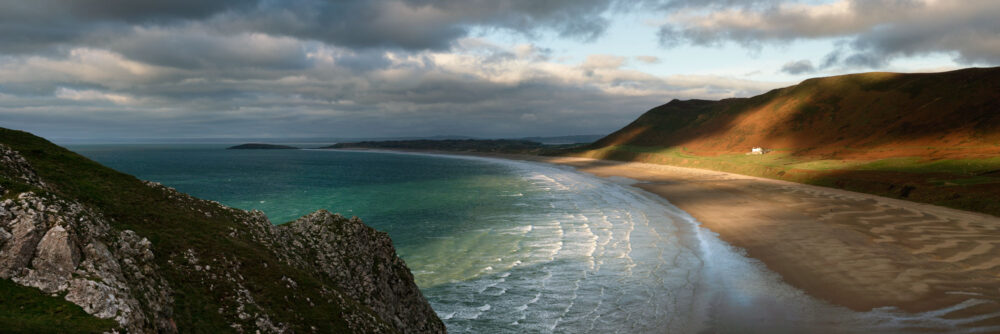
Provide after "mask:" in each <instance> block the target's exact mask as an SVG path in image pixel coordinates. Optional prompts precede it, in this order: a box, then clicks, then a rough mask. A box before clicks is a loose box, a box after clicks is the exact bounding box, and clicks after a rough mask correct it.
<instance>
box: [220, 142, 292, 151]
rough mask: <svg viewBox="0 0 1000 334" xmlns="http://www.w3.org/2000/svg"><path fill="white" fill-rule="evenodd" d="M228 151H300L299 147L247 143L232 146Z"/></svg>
mask: <svg viewBox="0 0 1000 334" xmlns="http://www.w3.org/2000/svg"><path fill="white" fill-rule="evenodd" d="M226 149H227V150H298V149H299V148H298V147H295V146H288V145H277V144H263V143H246V144H240V145H236V146H230V147H227V148H226Z"/></svg>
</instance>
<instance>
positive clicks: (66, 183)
mask: <svg viewBox="0 0 1000 334" xmlns="http://www.w3.org/2000/svg"><path fill="white" fill-rule="evenodd" d="M22 152H25V154H22ZM95 176H96V177H97V178H94V177H95ZM89 181H92V182H89ZM116 190H117V191H118V193H113V191H116ZM0 194H2V196H3V197H2V201H0V278H2V279H9V280H11V281H13V282H15V283H17V284H19V285H22V286H28V287H33V288H37V289H40V290H42V291H44V292H45V293H48V294H50V295H56V296H62V297H63V298H64V299H65V300H66V301H68V302H70V303H72V304H75V305H78V306H80V307H82V308H83V310H84V311H85V312H86V313H88V314H91V315H93V316H95V317H98V318H103V319H113V320H114V321H115V322H116V323H117V324H118V326H119V327H120V329H121V330H124V331H127V332H132V333H144V332H166V333H174V332H219V331H226V332H250V333H253V332H258V331H259V332H262V333H282V332H305V333H309V332H356V333H393V332H400V333H441V332H444V331H445V329H444V325H443V323H442V322H441V321H440V320H439V319H438V318H437V316H436V315H435V313H434V312H433V310H431V308H430V305H429V304H428V303H427V302H426V300H424V298H423V296H422V295H421V293H420V291H419V290H418V288H417V286H416V284H415V283H414V282H413V276H412V275H411V274H410V272H409V269H407V267H406V264H405V263H404V262H403V261H402V260H401V259H400V258H399V257H398V256H396V253H395V249H394V248H393V246H392V241H391V240H390V239H389V237H388V235H386V234H385V233H382V232H378V231H376V230H374V229H372V228H370V227H368V226H366V225H364V224H363V223H362V222H361V221H360V220H358V219H356V218H355V219H347V218H344V217H341V216H339V215H335V214H331V213H329V212H326V211H318V212H315V213H313V214H310V215H307V216H304V217H302V218H300V219H299V220H297V221H294V222H292V223H289V224H285V225H281V226H275V225H273V224H271V222H270V221H269V220H268V219H267V218H266V217H265V216H264V214H263V213H261V212H259V211H253V212H247V211H242V210H237V209H233V208H229V207H225V206H223V205H221V204H219V203H216V202H211V201H205V200H200V199H196V198H193V197H191V196H188V195H186V194H183V193H180V192H177V191H176V190H174V189H172V188H168V187H165V186H162V185H159V184H156V183H151V182H143V181H139V180H136V179H135V178H132V177H130V176H127V175H124V174H121V173H117V172H114V171H112V170H110V169H107V168H104V167H102V166H100V165H97V164H96V163H93V162H92V161H89V160H86V159H85V158H82V157H80V156H78V155H75V154H73V153H72V152H69V151H66V150H64V149H62V148H59V147H57V146H55V145H52V144H50V143H48V142H45V141H44V140H41V139H40V138H37V137H34V136H30V135H28V134H25V133H20V132H16V131H10V130H5V129H0ZM14 316H15V317H16V315H14ZM111 329H113V328H109V330H111ZM26 330H29V331H30V329H26Z"/></svg>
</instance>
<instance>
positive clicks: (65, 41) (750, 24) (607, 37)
mask: <svg viewBox="0 0 1000 334" xmlns="http://www.w3.org/2000/svg"><path fill="white" fill-rule="evenodd" d="M998 17H1000V1H996V0H831V1H786V0H745V1H741V0H649V1H641V0H637V1H614V0H551V1H540V0H386V1H379V0H339V1H323V0H259V1H257V0H219V1H205V0H147V1H133V0H31V1H23V0H0V126H3V127H9V128H16V129H23V130H28V131H32V132H35V133H36V134H39V135H42V136H46V137H51V138H65V139H72V138H78V139H79V138H184V137H317V136H318V137H373V136H430V135H467V136H478V137H517V136H536V135H571V134H599V133H607V132H610V131H612V130H615V129H617V128H619V127H621V126H623V125H625V124H626V123H628V122H629V121H631V120H632V119H634V118H635V117H636V116H638V115H639V114H641V113H642V112H644V111H645V110H647V109H649V108H651V107H654V106H656V105H659V104H662V103H665V102H667V101H669V100H671V99H675V98H678V99H689V98H707V99H719V98H726V97H741V96H752V95H755V94H759V93H762V92H765V91H767V90H769V89H772V88H777V87H782V86H787V85H790V84H794V83H796V82H798V81H801V80H802V79H805V78H809V77H816V76H827V75H836V74H843V73H852V72H864V71H904V72H918V71H919V72H927V71H943V70H950V69H955V68H961V67H970V66H996V65H998V64H1000V20H998V19H997V18H998Z"/></svg>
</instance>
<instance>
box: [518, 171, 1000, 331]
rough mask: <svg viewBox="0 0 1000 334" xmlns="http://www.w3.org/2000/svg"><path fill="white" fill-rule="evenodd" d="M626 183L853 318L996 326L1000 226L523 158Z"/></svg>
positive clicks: (674, 174) (702, 178)
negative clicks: (935, 317) (893, 310)
mask: <svg viewBox="0 0 1000 334" xmlns="http://www.w3.org/2000/svg"><path fill="white" fill-rule="evenodd" d="M506 157H507V158H517V159H525V160H536V161H543V162H548V163H553V164H560V165H566V166H572V167H575V168H577V169H578V170H580V171H583V172H586V173H591V174H594V175H597V176H601V177H613V176H618V177H626V178H630V179H634V180H638V181H640V183H638V184H636V185H635V186H637V187H640V188H642V189H645V190H647V191H649V192H652V193H654V194H657V195H659V196H662V197H663V198H665V199H666V200H668V201H669V202H671V203H673V204H674V205H676V206H677V207H679V208H681V209H682V210H684V211H686V212H688V213H689V214H691V216H693V217H694V218H696V219H697V220H698V221H699V222H701V223H702V224H703V226H705V227H706V228H708V229H710V230H711V231H713V232H715V233H718V234H719V236H720V237H721V239H723V240H725V241H727V242H729V243H730V244H732V245H734V246H736V247H740V248H743V249H745V250H746V252H747V255H748V256H750V257H753V258H756V259H759V260H761V261H762V262H763V263H765V264H766V265H767V267H768V268H770V269H771V270H773V271H775V272H777V273H779V274H780V275H781V276H782V277H783V278H784V279H785V280H786V281H787V282H788V283H790V284H791V285H793V286H795V287H798V288H800V289H802V290H804V291H806V292H807V293H809V294H811V295H813V296H815V297H818V298H821V299H823V300H826V301H829V302H831V303H834V304H838V305H843V306H846V307H849V308H851V309H853V310H857V311H867V310H871V309H873V308H878V307H897V308H899V309H901V310H904V311H907V312H925V311H929V310H943V309H946V308H949V309H948V310H947V313H948V314H946V315H945V316H944V317H945V318H949V319H966V320H968V321H967V322H966V324H965V325H966V326H969V327H981V326H988V327H992V326H996V325H1000V249H998V248H997V246H998V245H1000V218H997V217H993V216H990V215H985V214H978V213H972V212H965V211H959V210H954V209H948V208H942V207H937V206H932V205H926V204H919V203H913V202H907V201H901V200H895V199H889V198H884V197H879V196H874V195H867V194H860V193H854V192H848V191H841V190H837V189H830V188H822V187H815V186H809V185H803V184H796V183H790V182H784V181H777V180H770V179H762V178H755V177H749V176H743V175H737V174H730V173H722V172H715V171H707V170H699V169H690V168H681V167H673V166H664V165H654V164H646V163H625V162H612V161H605V160H593V159H586V158H568V157H525V156H517V157H511V156H506Z"/></svg>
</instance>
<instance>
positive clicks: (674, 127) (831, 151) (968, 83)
mask: <svg viewBox="0 0 1000 334" xmlns="http://www.w3.org/2000/svg"><path fill="white" fill-rule="evenodd" d="M615 145H630V146H647V147H677V148H680V147H683V148H684V149H685V150H686V151H687V152H690V153H693V154H697V155H717V154H725V153H742V152H747V151H749V150H750V148H751V147H754V146H762V147H765V148H768V149H780V150H783V151H787V152H788V153H790V154H792V155H795V156H800V157H807V156H808V157H822V158H825V159H831V158H834V159H865V160H868V159H879V158H888V157H922V158H927V159H940V158H976V157H985V156H990V155H997V154H998V153H1000V67H997V68H971V69H964V70H958V71H952V72H944V73H922V74H899V73H863V74H851V75H842V76H834V77H826V78H816V79H809V80H806V81H803V82H802V83H800V84H798V85H795V86H791V87H786V88H781V89H776V90H772V91H770V92H768V93H766V94H763V95H758V96H755V97H751V98H733V99H725V100H721V101H704V100H688V101H679V100H674V101H671V102H670V103H667V104H664V105H662V106H659V107H656V108H653V109H652V110H650V111H648V112H646V113H645V114H644V115H642V116H641V117H639V118H638V119H637V120H636V121H635V122H632V124H629V125H628V126H626V127H624V128H623V129H621V130H619V131H617V132H615V133H613V134H611V135H609V136H607V137H605V138H603V139H601V140H599V141H597V142H596V143H594V144H593V145H592V146H591V148H595V149H596V148H601V147H608V146H615Z"/></svg>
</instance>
